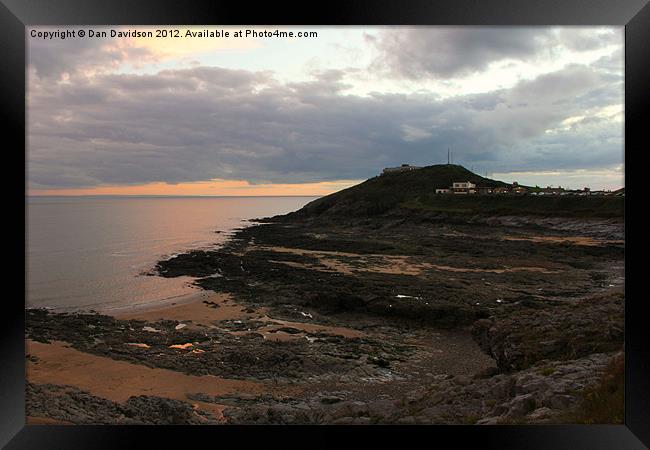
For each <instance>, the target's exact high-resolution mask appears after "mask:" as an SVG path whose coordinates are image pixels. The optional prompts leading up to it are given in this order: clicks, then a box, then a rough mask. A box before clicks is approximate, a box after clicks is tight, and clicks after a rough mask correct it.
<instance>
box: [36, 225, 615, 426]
mask: <svg viewBox="0 0 650 450" xmlns="http://www.w3.org/2000/svg"><path fill="white" fill-rule="evenodd" d="M580 224H582V225H581V226H580ZM622 229H623V224H622V222H617V221H615V220H611V219H610V220H600V221H599V220H591V221H587V220H584V221H580V220H578V219H572V220H571V221H570V220H566V221H557V220H549V219H544V218H534V219H530V218H528V219H514V218H510V219H507V218H506V219H504V218H500V219H499V220H496V219H494V220H493V219H490V218H489V217H483V218H477V217H474V218H469V219H468V218H463V219H454V220H449V218H448V217H441V216H440V215H421V216H419V219H417V220H414V219H413V218H412V217H410V218H404V217H401V216H399V215H390V214H389V215H385V216H381V217H375V218H372V219H368V218H345V219H341V218H337V219H336V220H334V219H331V220H328V219H323V218H321V219H318V220H317V219H313V218H306V219H305V218H300V217H298V218H296V217H291V215H289V216H285V217H281V218H273V219H268V220H266V221H265V222H264V223H261V224H258V225H254V226H250V227H247V228H244V229H242V230H239V231H237V232H236V233H235V234H234V235H233V236H232V238H231V239H230V240H229V242H228V243H227V244H226V245H225V246H223V247H221V248H218V249H215V250H210V251H191V252H188V253H185V254H181V255H179V256H176V257H174V258H171V259H169V260H166V261H160V262H159V263H158V265H157V267H156V273H157V274H158V275H159V276H164V277H176V276H191V277H194V278H196V281H195V283H196V284H197V285H198V286H200V287H202V288H203V289H205V290H206V291H208V292H215V293H217V294H215V295H216V297H215V298H214V299H213V300H203V301H200V303H198V304H196V305H193V306H192V308H193V309H192V311H195V312H194V313H192V314H190V313H186V314H185V316H183V311H185V310H177V311H176V314H174V315H173V316H172V315H169V314H168V315H166V314H165V313H161V315H160V317H158V316H151V315H150V316H146V315H143V316H140V317H138V316H137V315H136V316H132V317H119V316H118V317H111V316H107V315H101V314H91V313H74V314H57V313H52V312H48V311H44V310H28V311H27V329H26V337H27V339H28V340H29V341H28V346H27V347H28V353H29V354H28V381H29V385H28V390H27V398H28V403H27V410H28V415H29V416H31V417H37V418H38V417H40V418H50V419H55V420H58V421H61V422H64V423H156V424H160V423H206V424H216V423H219V424H222V423H231V424H249V423H250V424H267V423H278V424H293V423H335V424H365V423H417V424H441V423H453V424H469V423H471V424H495V423H548V422H566V421H571V420H583V418H584V417H583V416H584V415H580V414H581V413H580V411H581V408H582V409H583V408H584V401H585V392H586V391H587V390H589V389H594V388H597V387H598V386H599V385H600V384H599V383H602V380H603V377H604V376H605V374H607V373H608V371H611V366H612V364H614V363H615V362H616V361H618V360H621V359H622V353H621V351H622V348H623V317H624V290H623V284H624V243H623V241H622V236H623V233H622ZM224 294H227V295H224ZM179 311H180V312H179ZM188 311H189V310H188ZM30 343H31V345H30ZM48 345H50V346H51V345H58V346H60V351H61V352H69V353H70V352H74V353H70V354H74V355H75V357H78V358H80V361H81V362H80V363H79V364H80V367H83V364H88V362H87V361H82V359H83V358H85V357H87V358H93V359H92V361H93V364H102V361H115V362H119V364H125V365H127V366H125V367H133V368H134V371H136V372H137V373H140V371H142V370H145V369H146V370H156V371H165V372H164V373H166V374H167V373H169V374H172V375H173V376H177V375H176V374H178V376H186V377H197V376H200V377H204V378H205V379H204V380H203V381H202V382H205V383H206V384H205V386H208V387H209V386H211V385H210V380H212V379H213V378H214V379H215V380H217V379H218V380H224V381H223V382H224V383H226V382H230V381H228V380H231V381H237V380H238V382H241V383H244V382H246V383H251V384H250V386H251V387H250V389H249V391H248V392H247V391H246V389H248V388H246V387H245V386H249V385H245V386H244V385H241V386H240V385H237V386H238V387H237V388H236V389H235V388H233V389H230V388H228V389H223V390H215V392H212V393H210V392H204V391H202V390H201V389H200V386H199V385H196V384H194V385H192V383H188V386H190V387H188V388H187V389H186V390H185V391H183V392H178V393H176V394H175V395H176V397H177V398H169V397H165V395H162V394H164V393H165V391H164V390H163V389H159V391H156V388H155V386H154V387H153V388H152V389H151V390H146V389H144V388H143V391H142V392H135V391H134V392H127V393H125V394H124V396H123V397H119V398H118V397H114V398H108V397H110V395H108V394H106V393H103V394H102V395H103V396H102V395H98V394H99V392H91V390H92V385H91V384H88V389H86V390H85V389H84V388H83V386H80V385H79V384H81V383H77V385H75V384H74V383H73V382H69V383H68V382H65V381H66V380H67V378H66V376H68V375H66V374H64V373H62V371H61V369H60V368H57V366H56V364H55V361H48V360H47V358H48V357H47V352H45V350H43V349H44V348H47V347H42V346H48ZM30 347H31V348H34V349H36V348H38V349H42V350H40V353H39V352H38V351H33V352H32V351H30ZM66 354H68V353H66ZM75 370H76V369H75ZM30 372H31V373H34V374H35V375H34V376H30ZM156 373H159V372H156ZM160 373H162V372H160ZM55 375H56V376H55ZM172 375H170V376H172ZM55 378H56V380H58V381H57V382H55V381H54V379H55ZM48 380H49V382H48ZM123 381H124V382H125V383H128V379H125V380H123ZM98 382H101V379H100V380H98ZM215 383H216V381H215ZM192 386H195V388H194V389H192ZM228 386H229V385H228ZM229 389H230V390H229ZM145 392H150V394H146V395H141V394H143V393H145ZM156 392H159V393H160V394H161V395H155V393H156ZM109 393H110V392H109ZM621 395H622V393H621ZM124 397H126V398H124ZM578 417H580V419H576V418H578ZM621 417H622V416H621ZM586 420H588V419H586Z"/></svg>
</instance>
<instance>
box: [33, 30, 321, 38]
mask: <svg viewBox="0 0 650 450" xmlns="http://www.w3.org/2000/svg"><path fill="white" fill-rule="evenodd" d="M30 36H31V37H33V38H40V39H48V40H51V39H68V38H108V37H112V38H153V37H158V38H274V37H275V38H296V37H297V38H302V37H306V38H315V37H318V32H316V31H280V30H278V29H275V30H254V29H244V30H223V29H209V28H205V29H202V30H197V29H185V30H181V29H178V28H169V29H163V28H161V29H154V30H146V31H143V30H123V29H122V30H116V29H110V30H95V29H92V28H88V29H83V28H79V29H75V30H70V29H66V30H56V31H39V30H36V29H33V30H31V31H30Z"/></svg>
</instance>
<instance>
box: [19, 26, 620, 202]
mask: <svg viewBox="0 0 650 450" xmlns="http://www.w3.org/2000/svg"><path fill="white" fill-rule="evenodd" d="M156 29H164V30H168V32H167V36H161V37H156V36H155V30H156ZM79 30H82V31H83V32H84V34H85V35H84V36H83V37H80V36H79ZM240 30H241V31H243V32H244V33H245V32H246V31H247V30H248V31H249V32H251V34H252V32H256V33H258V36H257V37H253V36H248V37H246V36H245V35H244V36H241V37H238V36H237V35H236V33H237V32H238V31H240ZM65 31H67V32H68V34H67V35H65V34H64V37H65V38H62V37H61V35H62V34H63V32H65ZM111 31H112V32H114V33H116V32H122V33H128V32H133V31H140V32H149V31H151V32H152V33H154V36H153V37H132V36H126V37H111ZM188 31H189V32H190V33H195V34H194V36H191V35H188V34H186V33H188ZM205 31H208V32H217V31H218V32H220V33H221V36H220V37H199V36H197V35H196V33H200V32H202V33H205ZM275 31H280V32H293V33H294V36H293V37H288V36H277V35H271V36H266V37H265V36H261V35H260V34H261V33H263V32H266V33H268V34H271V33H273V32H275ZM46 32H47V33H46ZM71 32H74V33H75V35H74V36H71V35H70V34H71ZM101 32H106V37H101V36H100V37H98V35H101ZM225 32H228V33H229V35H228V37H226V36H224V33H225ZM299 32H302V33H305V32H306V33H311V34H312V35H311V36H300V37H298V36H297V34H298V33H299ZM176 34H177V35H176ZM27 44H28V57H27V99H26V101H27V142H28V143H27V179H28V182H27V193H28V195H102V194H108V195H119V194H124V195H326V194H328V193H331V192H335V191H337V190H340V189H343V188H346V187H348V186H351V185H354V184H357V183H359V182H361V181H363V180H365V179H367V178H370V177H373V176H375V175H377V174H379V173H380V172H381V170H382V169H383V168H384V167H392V166H397V165H400V164H405V163H408V164H415V165H420V166H424V165H431V164H441V163H446V162H447V151H448V149H450V150H451V153H452V155H453V162H454V163H456V164H462V165H464V166H465V167H467V168H468V169H471V170H473V171H474V172H476V173H479V174H481V175H486V174H487V175H488V176H490V177H491V178H495V179H499V180H503V181H506V182H512V181H518V182H519V183H521V184H529V185H539V186H547V185H551V186H558V185H559V186H563V187H566V188H582V187H585V186H588V187H591V188H592V189H618V188H619V187H622V186H623V185H624V165H623V160H624V156H623V149H624V140H623V137H624V133H623V124H624V106H623V105H624V103H623V98H624V57H623V55H624V52H623V28H622V27H526V28H524V27H468V26H465V27H443V26H436V27H423V26H417V27H413V26H411V27H341V26H337V27H311V26H310V27H272V26H268V27H247V26H241V27H239V26H237V27H233V26H228V27H221V26H200V27H192V28H188V27H183V26H179V27H169V26H167V27H164V28H163V27H147V26H129V27H88V26H78V27H74V26H71V27H67V28H60V27H59V28H57V27H32V28H28V29H27Z"/></svg>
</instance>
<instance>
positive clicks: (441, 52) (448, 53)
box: [367, 27, 622, 79]
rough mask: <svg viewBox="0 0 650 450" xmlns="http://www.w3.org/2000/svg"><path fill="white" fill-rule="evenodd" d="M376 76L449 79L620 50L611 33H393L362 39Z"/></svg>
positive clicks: (542, 29) (477, 29)
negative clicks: (566, 55)
mask: <svg viewBox="0 0 650 450" xmlns="http://www.w3.org/2000/svg"><path fill="white" fill-rule="evenodd" d="M367 40H368V41H370V42H371V43H372V44H374V46H375V48H376V49H377V50H378V55H377V57H376V59H375V60H374V62H373V68H374V70H376V71H379V72H381V73H385V74H386V75H389V76H393V77H397V78H402V77H406V78H411V79H419V78H430V77H435V78H452V77H457V76H465V75H469V74H472V73H477V72H482V71H484V70H486V69H487V68H488V66H489V65H490V64H491V63H493V62H498V61H502V60H508V59H515V60H522V61H535V60H536V59H537V58H539V57H544V56H549V55H551V54H552V53H553V52H555V51H557V50H558V49H559V48H565V49H568V50H573V51H588V50H594V49H597V48H602V47H603V46H606V45H621V44H622V41H621V38H620V33H616V32H614V31H613V30H602V31H599V32H594V30H593V29H584V28H579V27H575V28H563V29H560V30H553V29H551V28H548V27H533V28H530V27H528V28H520V27H460V28H454V27H435V28H433V27H432V28H419V27H418V28H408V29H404V28H397V29H392V30H386V31H383V32H382V33H380V34H379V36H378V37H374V36H370V35H368V36H367Z"/></svg>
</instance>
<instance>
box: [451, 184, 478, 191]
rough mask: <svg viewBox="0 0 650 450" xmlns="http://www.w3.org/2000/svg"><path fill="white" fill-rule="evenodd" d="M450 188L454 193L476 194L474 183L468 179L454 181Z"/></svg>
mask: <svg viewBox="0 0 650 450" xmlns="http://www.w3.org/2000/svg"><path fill="white" fill-rule="evenodd" d="M451 190H452V191H453V193H454V194H476V185H475V184H474V183H472V182H470V181H454V183H453V184H452V186H451Z"/></svg>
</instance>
